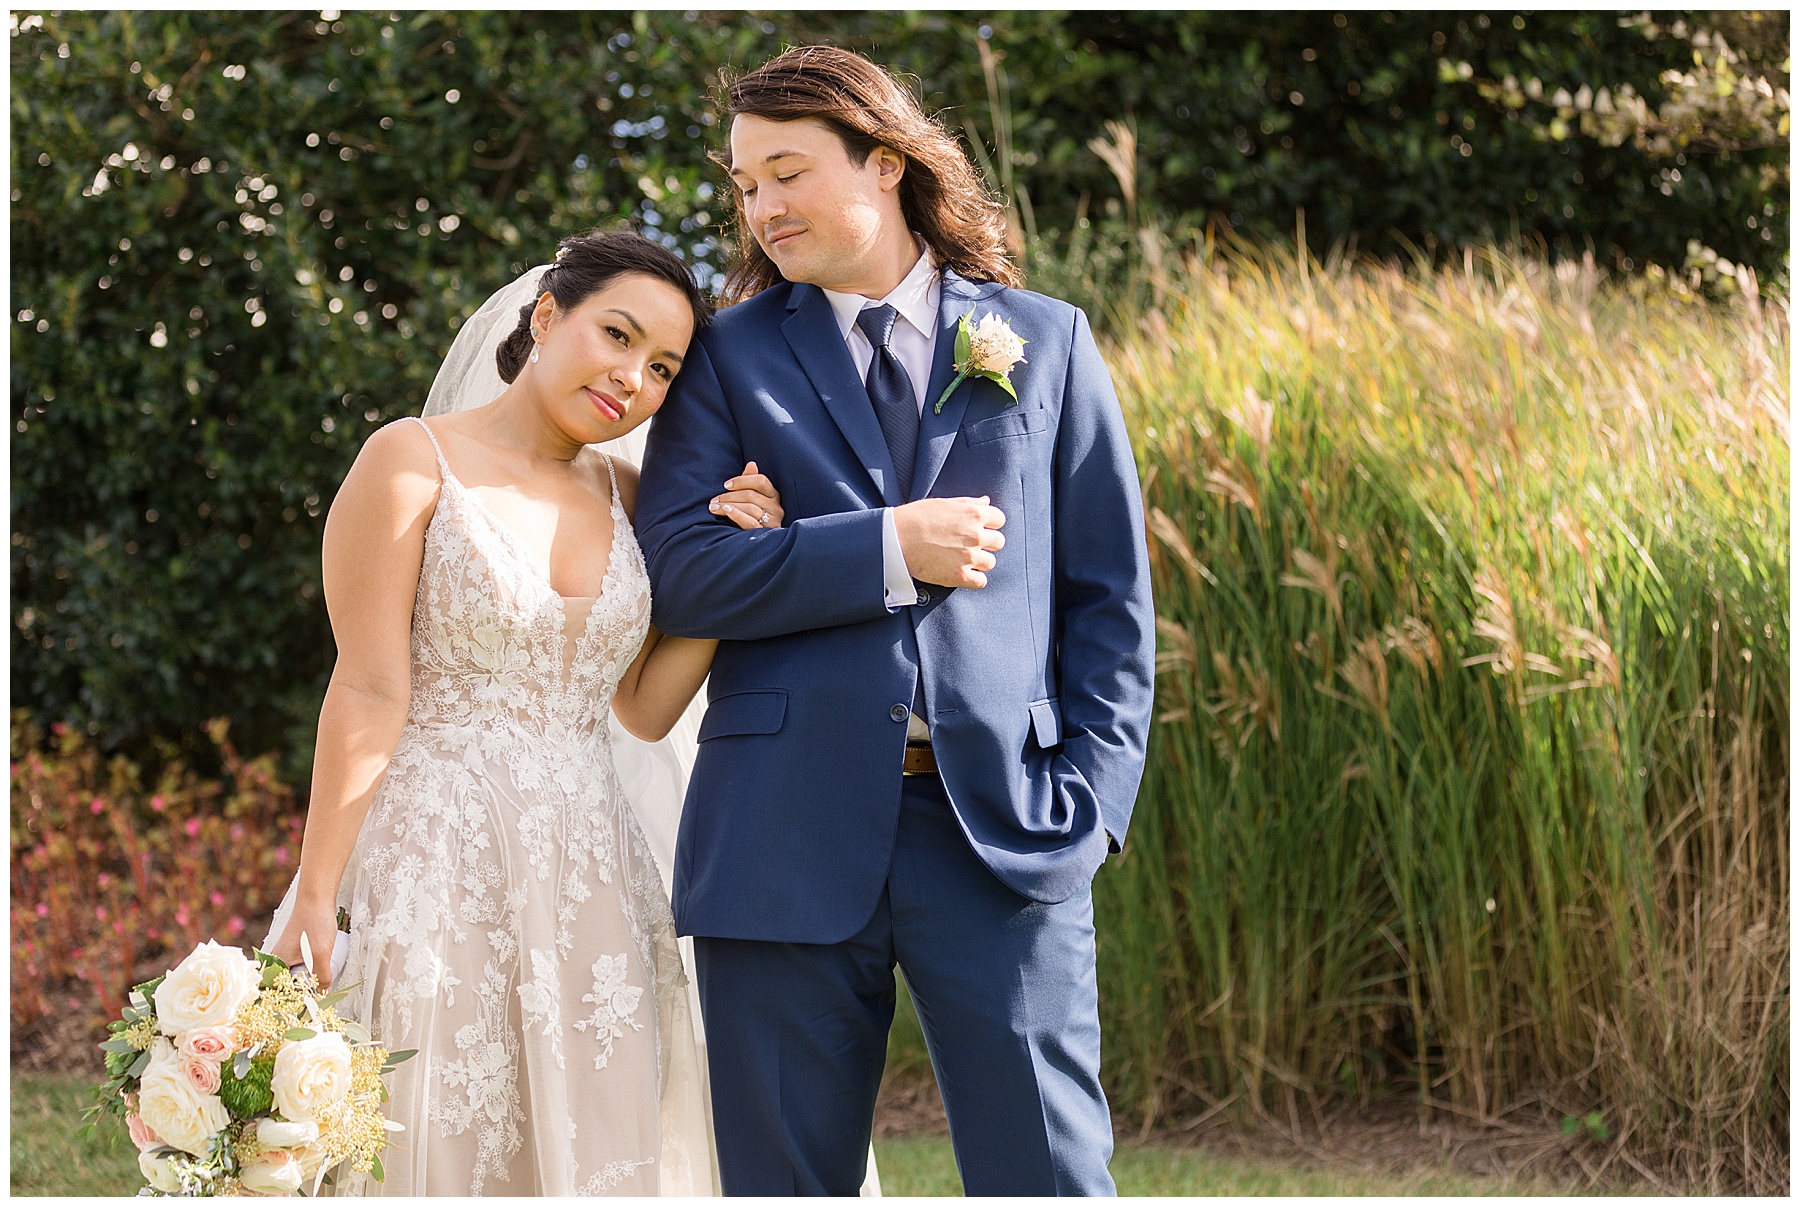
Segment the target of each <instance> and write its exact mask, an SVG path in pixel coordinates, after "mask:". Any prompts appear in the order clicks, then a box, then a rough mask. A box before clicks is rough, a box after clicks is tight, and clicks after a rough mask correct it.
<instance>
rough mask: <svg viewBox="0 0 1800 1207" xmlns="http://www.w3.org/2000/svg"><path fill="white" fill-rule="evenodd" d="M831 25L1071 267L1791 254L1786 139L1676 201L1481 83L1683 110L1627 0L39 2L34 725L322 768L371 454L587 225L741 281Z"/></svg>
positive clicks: (27, 395) (832, 33) (1707, 177)
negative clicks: (1215, 229) (1517, 237)
mask: <svg viewBox="0 0 1800 1207" xmlns="http://www.w3.org/2000/svg"><path fill="white" fill-rule="evenodd" d="M1521 22H1522V23H1523V28H1522V29H1521V28H1518V27H1517V26H1518V25H1519V24H1520V23H1521ZM1776 32H1777V33H1778V37H1777V36H1776V34H1775V33H1768V31H1767V30H1765V31H1764V34H1765V35H1766V36H1765V37H1764V41H1765V42H1767V43H1768V44H1769V45H1774V44H1775V43H1776V42H1779V53H1777V54H1775V55H1774V60H1775V61H1777V62H1779V61H1780V59H1781V58H1782V57H1784V56H1785V53H1786V52H1785V45H1786V24H1785V19H1783V20H1782V21H1781V23H1780V28H1779V30H1778V31H1776ZM983 39H985V40H986V42H985V44H986V45H987V46H988V47H990V48H991V49H992V51H993V52H994V53H995V54H996V55H997V56H998V59H997V64H998V66H997V67H996V68H995V69H994V70H993V72H992V73H991V75H992V83H993V91H992V92H991V93H990V73H989V72H987V71H984V67H983V60H982V47H983V41H982V40H983ZM809 40H811V41H829V42H835V43H837V44H840V45H844V46H848V47H851V48H854V49H858V50H862V51H865V52H867V53H869V54H870V55H872V56H873V57H875V58H877V59H878V60H880V61H882V62H885V63H889V64H891V65H893V66H895V67H897V68H899V69H902V70H905V71H909V72H912V73H914V74H915V75H916V76H917V77H918V80H919V84H920V87H921V91H922V92H923V94H924V96H925V97H926V99H927V102H928V103H929V104H930V105H932V106H933V107H936V108H942V109H944V110H945V112H946V116H947V118H948V119H949V120H950V121H951V122H952V124H960V125H962V126H963V127H964V128H965V130H966V131H968V132H969V133H970V134H971V135H972V136H973V138H974V140H975V141H976V142H978V143H979V144H980V145H981V148H982V153H983V155H986V156H989V157H990V158H992V159H994V160H995V161H996V162H994V165H993V172H992V174H993V178H994V181H995V183H996V185H1001V186H1010V188H1011V190H1012V192H1013V194H1014V195H1015V196H1018V197H1019V198H1020V199H1021V200H1022V202H1023V204H1022V206H1021V216H1022V217H1023V218H1024V219H1025V220H1026V227H1027V229H1028V230H1029V229H1037V230H1039V231H1041V232H1042V233H1043V235H1044V239H1045V244H1046V245H1053V244H1054V243H1055V239H1054V238H1053V237H1052V236H1054V235H1057V234H1058V233H1061V234H1068V233H1070V232H1073V231H1075V230H1076V229H1077V228H1078V227H1079V225H1080V222H1079V216H1080V215H1081V214H1083V213H1086V212H1090V211H1091V212H1093V213H1094V214H1095V215H1096V216H1098V217H1105V216H1106V214H1107V212H1108V209H1109V206H1108V202H1109V201H1110V202H1111V203H1112V205H1111V208H1112V209H1115V210H1117V211H1118V212H1117V215H1116V220H1115V223H1114V224H1113V225H1110V226H1107V227H1106V230H1107V233H1108V237H1109V239H1111V240H1112V241H1114V242H1121V241H1123V242H1124V245H1125V246H1130V243H1129V240H1130V237H1131V233H1130V231H1129V226H1128V224H1129V223H1131V222H1132V221H1134V220H1138V219H1148V218H1149V217H1150V216H1152V215H1155V216H1157V217H1158V218H1159V219H1161V220H1164V221H1167V222H1168V223H1170V224H1173V225H1177V226H1179V225H1181V224H1183V223H1189V224H1192V223H1199V222H1212V223H1213V224H1214V225H1218V224H1220V223H1224V224H1229V225H1232V226H1234V227H1237V228H1239V229H1243V230H1247V231H1250V232H1254V233H1261V234H1283V233H1288V232H1292V231H1293V230H1294V228H1295V211H1296V210H1297V209H1301V208H1303V209H1304V210H1305V212H1306V228H1307V236H1308V238H1309V239H1310V240H1312V241H1313V242H1315V243H1316V244H1319V245H1321V246H1322V245H1323V244H1325V243H1327V242H1329V241H1335V240H1355V241H1356V242H1357V245H1358V246H1360V247H1361V248H1363V249H1364V250H1372V251H1381V252H1386V251H1393V250H1395V249H1398V248H1404V247H1406V246H1409V245H1419V246H1424V247H1436V248H1439V249H1447V248H1449V247H1450V246H1451V245H1453V244H1456V243H1458V242H1460V241H1463V240H1468V239H1471V238H1477V237H1483V236H1486V235H1490V234H1491V235H1495V236H1501V237H1504V236H1507V235H1509V234H1510V233H1511V232H1513V231H1515V230H1517V231H1518V232H1520V233H1521V234H1522V235H1526V236H1535V237H1538V238H1541V239H1543V240H1545V241H1546V242H1548V243H1550V244H1551V245H1553V246H1557V247H1561V248H1566V249H1569V250H1572V251H1579V250H1580V249H1581V248H1583V247H1584V246H1586V245H1588V244H1592V245H1593V246H1594V247H1595V249H1596V252H1597V254H1599V255H1600V256H1601V258H1602V261H1603V262H1605V263H1612V262H1615V261H1616V262H1618V263H1621V264H1624V263H1625V262H1626V261H1627V260H1628V259H1629V260H1634V261H1636V262H1638V263H1640V264H1641V263H1643V262H1645V261H1649V260H1656V261H1659V262H1662V263H1665V264H1670V265H1674V266H1679V265H1680V264H1681V262H1682V261H1683V259H1684V258H1685V257H1686V255H1687V248H1688V243H1689V240H1698V241H1699V242H1700V243H1701V244H1703V245H1705V246H1706V247H1710V248H1712V249H1714V250H1715V251H1716V252H1717V254H1718V255H1720V256H1724V257H1727V258H1729V259H1730V260H1732V261H1734V262H1742V263H1749V264H1751V265H1753V266H1755V267H1757V269H1758V270H1759V272H1761V273H1762V275H1763V276H1764V277H1765V278H1769V277H1770V276H1772V275H1779V273H1780V271H1781V270H1780V265H1781V264H1783V263H1784V260H1783V257H1784V255H1785V235H1784V234H1783V232H1785V230H1786V224H1787V202H1786V195H1785V180H1786V176H1785V167H1781V168H1780V170H1779V172H1778V173H1777V176H1776V177H1771V175H1770V174H1771V173H1776V167H1774V166H1771V165H1777V164H1780V165H1784V164H1785V157H1786V146H1785V139H1783V140H1781V145H1780V146H1777V147H1765V148H1762V149H1754V148H1751V149H1744V148H1739V149H1731V150H1706V151H1702V150H1700V149H1697V148H1696V149H1692V150H1691V151H1690V152H1689V153H1687V154H1685V155H1684V156H1683V159H1684V160H1685V161H1686V162H1685V165H1684V166H1682V167H1681V168H1680V169H1679V170H1680V171H1681V176H1680V179H1679V181H1678V182H1674V183H1671V181H1670V180H1669V179H1668V174H1669V172H1670V171H1671V170H1674V169H1675V165H1674V164H1672V163H1664V162H1663V161H1661V160H1658V159H1656V158H1655V157H1654V156H1653V155H1652V154H1651V153H1650V152H1647V151H1641V150H1638V149H1635V147H1634V145H1633V144H1632V143H1630V142H1627V143H1625V144H1624V145H1622V146H1619V147H1615V148H1606V147H1603V146H1602V145H1601V144H1600V143H1599V142H1598V141H1597V140H1596V139H1594V138H1590V137H1585V136H1581V135H1574V136H1570V137H1567V138H1563V139H1560V140H1559V139H1547V138H1545V137H1544V136H1543V134H1542V125H1543V123H1542V122H1541V121H1534V120H1532V119H1531V114H1532V112H1533V111H1532V110H1524V111H1515V110H1512V109H1508V108H1507V107H1506V106H1505V105H1504V104H1501V103H1499V102H1496V101H1492V100H1488V99H1484V98H1483V95H1482V94H1481V92H1480V85H1481V84H1482V83H1483V81H1488V80H1498V79H1502V78H1504V77H1505V76H1506V75H1508V74H1509V73H1510V74H1517V75H1520V76H1522V77H1523V76H1525V75H1528V74H1529V75H1535V76H1541V77H1542V78H1543V80H1544V81H1545V82H1546V85H1547V86H1548V87H1567V88H1569V89H1571V90H1572V89H1575V88H1577V87H1579V86H1580V85H1581V84H1582V83H1585V82H1591V83H1593V84H1594V85H1595V87H1596V88H1598V87H1600V86H1602V85H1606V86H1612V87H1615V88H1616V86H1617V85H1619V84H1621V83H1630V84H1632V85H1633V87H1634V88H1636V89H1637V91H1638V92H1640V93H1642V94H1643V95H1645V96H1646V97H1650V98H1652V100H1653V101H1654V100H1655V99H1656V98H1658V97H1660V95H1661V87H1660V85H1659V84H1658V83H1657V79H1658V74H1659V72H1661V71H1662V70H1663V69H1665V68H1667V67H1670V66H1680V65H1684V64H1686V63H1687V61H1688V58H1690V57H1691V54H1692V47H1691V46H1690V45H1689V44H1688V43H1687V42H1685V41H1682V40H1681V39H1679V38H1674V37H1663V38H1661V39H1659V40H1650V39H1647V38H1646V37H1645V36H1644V35H1643V34H1642V32H1640V31H1638V30H1636V29H1632V28H1626V27H1624V26H1622V25H1621V24H1620V20H1619V18H1618V17H1617V16H1615V15H1609V14H1533V15H1531V16H1529V17H1528V18H1526V17H1520V18H1519V19H1518V21H1515V20H1514V19H1513V17H1512V16H1511V15H1507V14H1497V15H1494V16H1493V17H1492V18H1491V19H1490V18H1488V17H1484V16H1480V15H1473V14H1461V15H1444V14H1431V13H1397V14H1386V15H1384V14H1366V13H1364V14H1347V15H1345V16H1343V17H1341V18H1338V17H1334V16H1333V15H1332V14H1329V13H1280V14H1269V13H1248V12H1246V13H1230V12H1214V13H1160V12H1132V13H1108V12H1099V11H1094V12H1079V13H1065V14H1058V13H1040V12H1011V13H1002V14H996V15H994V16H992V17H990V18H987V19H986V20H985V21H984V20H983V19H980V18H976V17H972V16H968V15H963V14H956V13H824V12H810V13H798V14H795V13H782V14H778V15H769V16H766V17H765V16H763V15H758V14H746V13H704V14H699V15H698V16H696V17H695V18H693V19H691V20H690V19H689V18H688V17H687V16H685V15H683V14H681V13H675V12H661V13H654V14H643V13H639V14H631V13H610V12H585V13H566V14H565V13H557V14H519V13H504V12H502V13H482V12H458V13H448V14H444V13H402V14H394V15H392V16H391V18H390V17H389V16H387V15H384V14H381V13H345V14H343V15H342V16H340V17H336V18H334V19H333V20H332V21H331V22H330V23H329V24H327V23H325V22H323V21H322V20H320V19H319V16H318V14H316V13H266V12H248V13H242V14H221V13H216V12H213V13H199V14H190V13H183V12H174V11H171V12H143V13H131V12H104V11H91V12H63V13H60V14H49V15H42V16H28V17H16V18H15V30H14V34H13V38H12V62H11V66H12V80H13V89H12V100H11V103H12V118H13V123H12V164H13V168H12V171H13V180H12V202H13V210H12V212H13V263H14V275H13V298H14V303H13V307H14V319H15V322H14V327H13V334H12V397H13V405H14V411H15V419H14V430H13V433H12V439H13V449H14V456H13V461H12V475H13V477H12V482H13V493H12V506H13V513H12V522H13V523H12V527H13V557H12V571H13V583H14V596H13V619H14V632H13V640H12V657H13V668H14V671H13V702H14V704H15V705H19V706H26V707H29V708H30V709H31V710H32V711H33V713H34V715H35V716H36V717H37V718H38V719H39V720H40V721H45V722H47V721H49V720H53V719H65V718H72V719H76V720H78V721H80V722H82V723H84V724H86V725H87V726H88V727H89V729H90V732H93V733H97V734H100V735H102V741H103V742H105V743H107V744H108V745H117V744H125V745H128V746H135V747H140V748H141V747H145V746H147V745H148V744H149V743H150V741H151V739H153V738H157V737H172V736H181V735H188V736H190V737H191V736H192V735H197V734H198V733H199V732H200V724H201V722H202V721H204V720H205V719H206V718H208V717H211V716H217V715H228V716H230V717H232V718H233V719H234V722H235V724H236V726H237V728H236V730H235V732H236V733H237V734H238V735H239V736H240V739H241V740H242V741H243V742H244V743H245V744H246V746H247V748H249V749H265V748H267V747H269V746H271V745H276V746H279V747H281V748H282V749H284V750H286V751H288V752H289V756H290V758H291V760H292V763H291V765H290V770H291V771H297V770H299V769H300V768H302V767H304V766H305V764H306V763H307V762H308V761H309V753H308V752H309V749H310V744H311V734H312V727H313V720H314V717H315V716H316V711H317V707H318V702H319V698H320V695H321V693H322V691H323V688H324V684H325V681H326V677H327V675H328V674H329V670H330V666H331V663H332V658H333V646H332V642H331V636H330V631H329V626H328V623H327V619H326V615H325V609H324V606H323V602H322V599H321V597H320V588H319V542H320V536H321V530H322V527H323V524H324V516H325V514H326V511H327V509H328V508H329V506H330V502H331V499H332V496H333V493H334V491H335V490H336V487H337V484H338V483H339V482H340V481H341V480H342V478H343V475H344V473H345V472H346V470H347V469H348V467H349V465H350V462H351V460H352V459H353V457H354V456H355V454H356V451H357V449H358V447H360V445H361V443H362V441H363V439H364V438H365V437H366V436H367V435H368V433H369V432H370V431H372V430H373V429H374V428H375V427H376V426H378V425H379V424H381V423H384V422H386V421H388V420H390V419H392V418H394V417H396V416H399V415H404V414H411V413H416V412H417V410H418V409H419V407H420V406H421V404H422V403H423V401H424V397H425V393H426V390H427V389H428V387H429V384H430V379H431V376H432V374H433V372H434V371H435V369H436V366H437V363H438V361H439V359H440V357H441V355H442V353H443V351H444V350H445V348H446V347H447V346H448V344H449V341H450V339H451V338H452V337H453V333H454V328H455V326H456V324H457V323H458V322H459V321H460V320H461V318H462V317H463V316H465V315H467V314H468V313H469V312H470V311H472V310H473V308H474V307H475V306H476V305H478V304H479V303H480V301H481V300H482V299H483V298H484V297H485V296H486V295H487V294H488V293H489V292H490V291H491V290H492V289H494V288H496V287H497V286H499V285H500V284H502V283H504V282H505V281H506V280H508V279H510V277H511V276H512V275H513V274H515V273H516V272H517V271H519V270H520V269H521V268H523V267H524V266H525V265H527V264H530V263H535V262H540V261H541V260H543V259H544V258H545V257H546V256H547V255H548V254H549V252H550V250H551V249H552V248H553V247H554V245H555V241H556V239H557V238H558V237H559V236H560V235H563V234H566V233H568V232H570V231H572V230H576V229H581V228H585V227H590V226H594V225H597V224H602V223H607V222H612V221H620V220H626V221H630V222H632V223H634V224H636V225H637V226H639V227H640V229H644V230H660V231H663V232H666V235H665V236H664V237H665V239H666V240H667V241H669V242H670V243H671V244H672V245H675V246H678V247H680V248H681V249H682V250H683V251H684V252H685V253H687V254H689V255H690V256H691V257H692V258H693V260H694V261H695V262H696V264H697V265H698V266H703V267H702V268H701V272H702V275H703V276H709V277H710V276H711V272H712V271H714V270H716V269H718V268H719V267H720V266H721V263H722V254H723V253H722V251H721V247H720V242H721V241H722V239H723V237H724V236H723V232H722V230H721V228H720V222H721V218H722V214H723V210H724V208H725V207H724V205H723V199H722V198H721V197H719V196H717V195H716V193H715V190H722V189H723V188H725V187H727V186H726V183H725V178H724V176H723V174H722V173H721V172H720V170H719V169H718V168H717V166H716V165H714V164H711V163H710V162H708V160H707V159H706V153H707V152H708V151H709V150H714V149H717V147H718V146H719V143H720V141H721V139H720V131H719V128H718V126H717V125H716V119H715V118H714V116H713V115H712V113H711V112H710V110H709V108H708V104H707V97H706V93H707V91H708V89H709V88H710V86H711V85H712V83H713V82H714V81H715V80H716V77H717V74H718V71H719V69H720V68H721V67H722V66H726V65H731V66H735V67H738V68H744V67H748V66H750V65H753V64H755V63H756V62H758V61H760V60H761V59H762V58H764V57H766V56H767V55H769V54H771V53H773V52H775V51H777V50H779V49H781V47H782V46H783V45H784V44H787V43H790V42H798V41H809ZM1740 40H1741V39H1740ZM1765 57H1766V56H1765ZM1462 62H1467V63H1469V64H1470V65H1471V72H1472V74H1471V76H1470V77H1469V78H1463V77H1460V76H1456V75H1455V72H1454V70H1451V71H1450V77H1449V78H1447V77H1446V66H1445V65H1446V64H1449V65H1451V66H1452V68H1453V67H1454V65H1455V64H1458V63H1462ZM1783 79H1784V81H1785V77H1783ZM1295 97H1298V98H1299V99H1298V100H1296V99H1295ZM1540 116H1541V115H1540ZM1110 119H1119V120H1124V121H1128V122H1129V123H1130V124H1132V125H1133V126H1134V127H1135V130H1136V137H1137V143H1138V152H1137V155H1136V157H1135V164H1136V178H1135V179H1136V183H1137V189H1138V193H1139V200H1138V205H1137V206H1136V211H1137V212H1135V213H1133V212H1131V207H1125V206H1122V205H1121V204H1120V201H1119V197H1118V194H1119V192H1120V186H1119V183H1118V181H1117V180H1116V179H1115V177H1114V175H1113V173H1111V172H1110V171H1109V170H1108V168H1107V167H1106V165H1105V164H1104V163H1102V161H1101V160H1100V159H1099V158H1097V157H1096V155H1095V154H1094V152H1093V151H1091V150H1090V149H1089V147H1088V143H1089V140H1090V139H1093V138H1095V137H1097V136H1101V135H1102V134H1104V133H1105V123H1106V122H1107V121H1108V120H1110ZM1002 130H1008V131H1010V141H1009V143H1008V145H1009V147H1010V154H1007V155H1004V156H1000V155H995V154H993V150H992V149H993V144H994V143H995V142H996V140H997V137H998V134H999V132H1001V131H1002ZM1464 146H1467V147H1468V148H1469V153H1468V154H1466V155H1465V154H1464V153H1463V150H1462V148H1463V147H1464ZM165 165H167V166H165ZM1777 178H1778V179H1779V181H1780V182H1781V184H1782V187H1779V188H1778V187H1773V186H1772V184H1771V183H1770V182H1771V180H1772V179H1777ZM1663 187H1668V188H1669V189H1670V191H1669V193H1668V194H1667V195H1665V194H1664V193H1663V192H1662V191H1661V190H1662V188H1663ZM1751 220H1755V221H1756V222H1757V223H1758V225H1756V226H1751V225H1749V222H1750V221H1751ZM1771 232H1774V234H1771ZM1035 262H1037V258H1036V257H1034V263H1035ZM1040 279H1041V280H1043V281H1046V282H1051V281H1054V280H1058V279H1061V278H1058V277H1057V276H1056V274H1055V273H1054V272H1047V273H1046V274H1045V275H1043V276H1041V277H1040ZM1076 300H1078V301H1083V302H1088V303H1091V302H1093V301H1094V299H1089V298H1077V299H1076ZM334 307H335V309H334ZM196 753H200V754H202V755H203V754H204V750H203V749H202V750H199V751H196Z"/></svg>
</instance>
